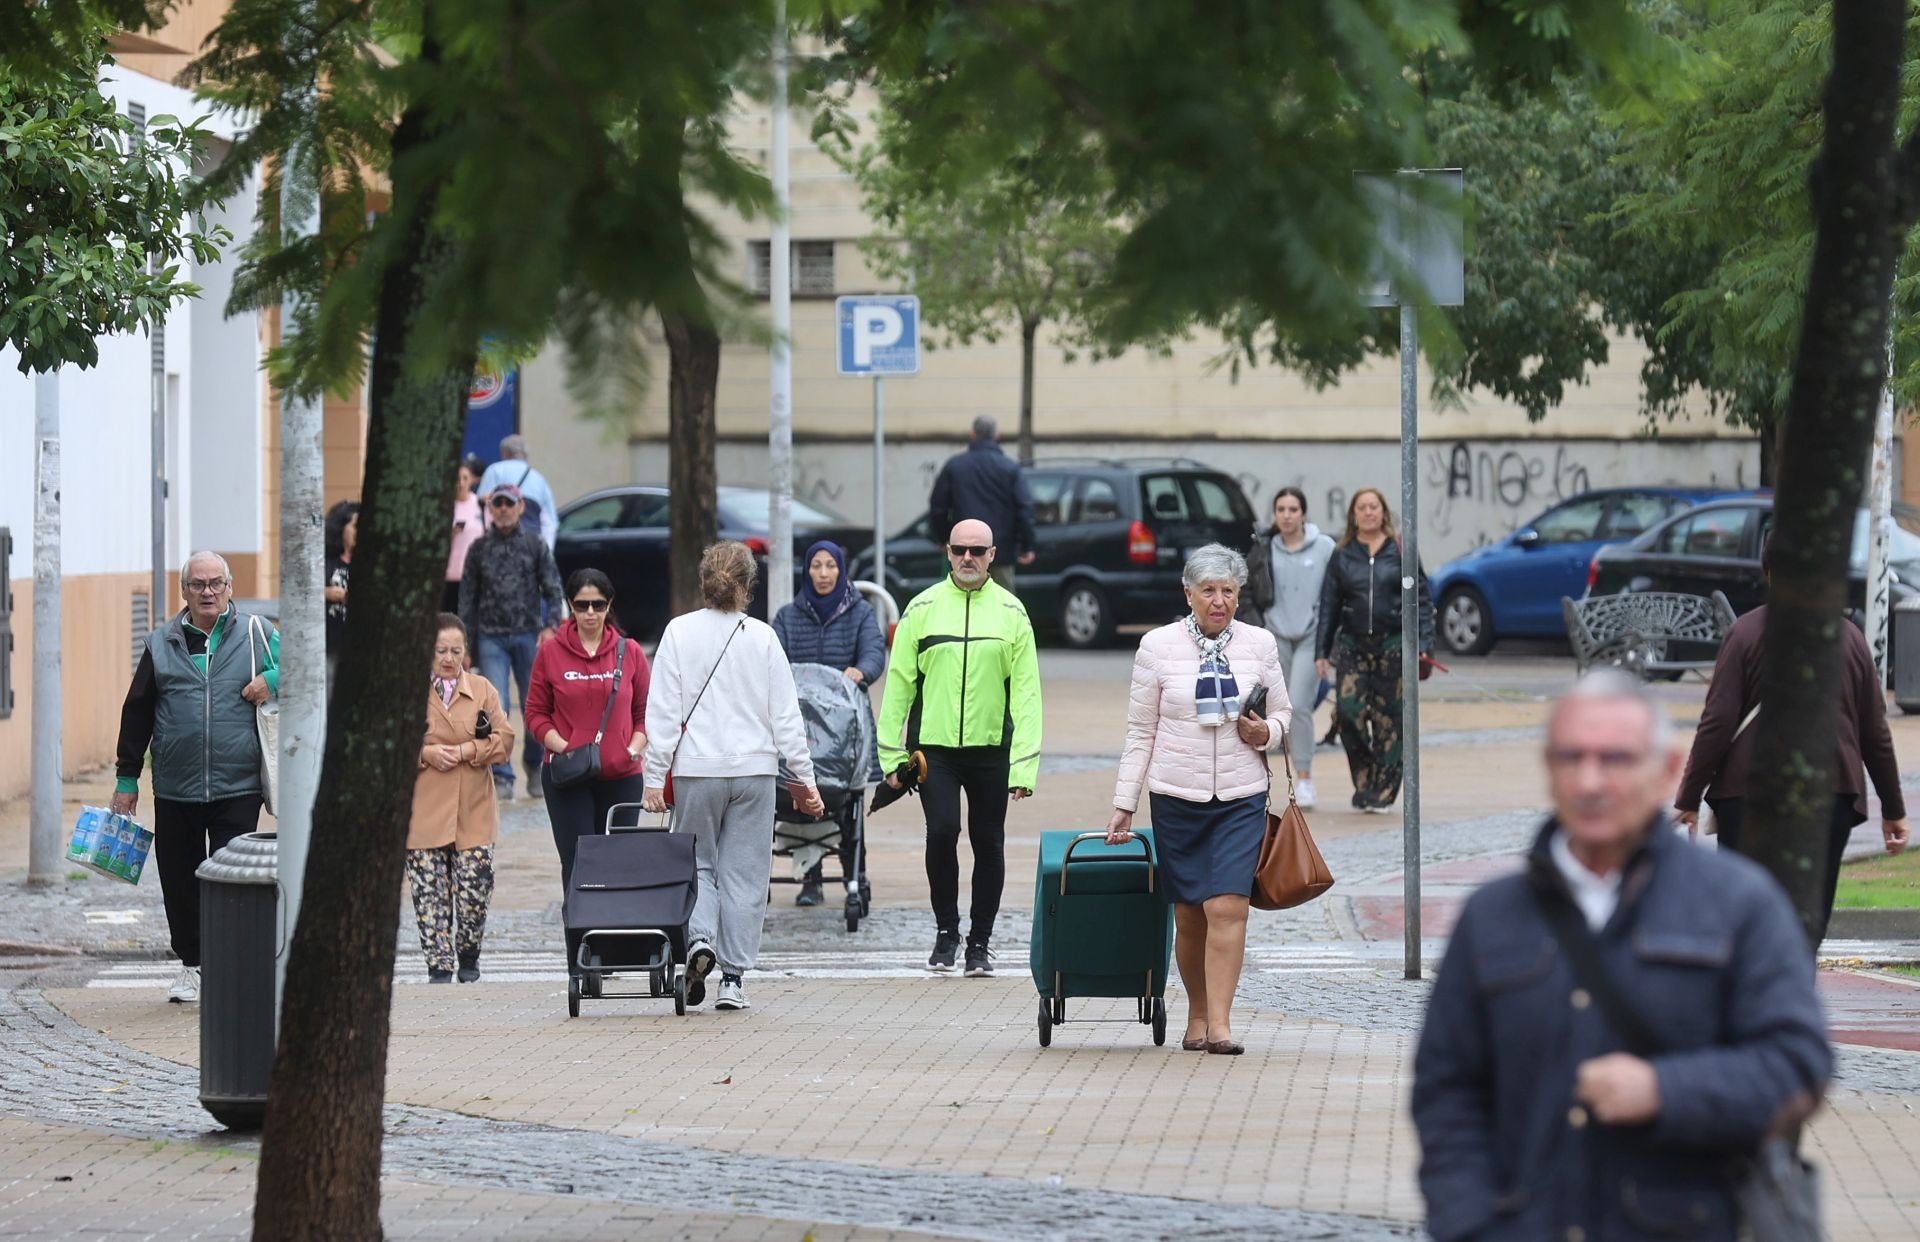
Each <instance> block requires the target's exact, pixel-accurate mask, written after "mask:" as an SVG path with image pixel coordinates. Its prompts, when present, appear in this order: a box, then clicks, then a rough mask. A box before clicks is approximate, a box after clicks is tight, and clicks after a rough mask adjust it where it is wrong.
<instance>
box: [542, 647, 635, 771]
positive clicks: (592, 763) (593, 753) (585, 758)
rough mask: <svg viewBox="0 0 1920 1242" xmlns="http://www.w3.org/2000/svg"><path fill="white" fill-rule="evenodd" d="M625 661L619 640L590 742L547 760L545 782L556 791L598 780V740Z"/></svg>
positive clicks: (617, 693) (624, 649) (617, 691)
mask: <svg viewBox="0 0 1920 1242" xmlns="http://www.w3.org/2000/svg"><path fill="white" fill-rule="evenodd" d="M626 662H627V640H626V639H625V638H621V639H620V651H619V654H617V655H615V656H614V658H613V689H611V690H609V691H607V706H606V710H605V711H603V712H601V713H600V727H599V728H598V729H595V730H594V731H593V740H592V741H591V742H588V743H587V744H586V745H585V746H576V747H574V748H573V749H572V750H570V751H567V752H566V753H564V754H559V755H555V756H554V757H553V758H551V759H549V760H547V781H548V783H549V784H551V785H553V786H555V787H556V788H559V789H571V788H573V787H574V786H575V785H584V784H586V783H587V782H588V781H593V780H599V779H600V739H601V738H602V737H605V736H606V732H607V721H609V720H611V719H612V718H613V701H614V700H615V699H617V698H619V697H620V673H621V669H622V667H623V666H624V665H625V664H626Z"/></svg>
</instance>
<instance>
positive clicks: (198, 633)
mask: <svg viewBox="0 0 1920 1242" xmlns="http://www.w3.org/2000/svg"><path fill="white" fill-rule="evenodd" d="M180 594H181V596H182V597H183V598H184V599H185V600H186V607H184V608H182V609H181V610H180V611H179V613H177V614H176V615H175V616H174V617H173V619H172V620H170V621H168V622H167V623H166V624H165V625H162V626H161V627H160V628H159V629H157V630H155V631H154V632H153V633H152V634H150V635H148V636H147V643H146V649H145V650H144V651H143V652H142V653H141V655H140V666H139V667H138V668H136V669H135V670H134V673H133V685H132V686H131V687H130V688H129V689H128V691H127V701H126V703H125V704H124V705H123V706H122V707H121V709H120V744H119V748H118V762H117V765H116V771H117V775H118V781H117V783H116V785H115V787H114V795H113V809H114V810H115V811H118V812H120V813H121V814H123V815H132V814H134V813H135V811H136V810H138V808H139V804H140V769H141V767H142V766H143V764H144V762H145V759H146V756H147V753H148V752H149V751H151V752H152V754H153V825H152V826H153V849H154V857H155V861H156V862H157V864H158V866H159V870H160V894H161V897H162V898H163V899H164V900H165V902H166V907H167V929H168V931H169V932H170V933H171V935H172V938H173V951H174V953H175V954H177V955H178V956H179V958H180V974H179V976H178V978H176V979H175V980H174V983H173V987H172V989H171V990H170V991H169V992H168V994H167V999H168V1000H170V1001H180V1002H191V1001H196V1000H198V999H199V998H200V881H199V879H198V878H197V877H196V875H195V872H196V871H197V870H198V869H199V867H200V864H201V863H202V862H204V861H205V860H206V858H207V855H208V854H209V853H211V852H212V851H214V850H218V849H219V848H220V847H221V846H223V845H225V844H226V843H227V842H229V841H231V840H233V839H234V838H235V837H237V836H239V835H240V834H241V833H243V832H252V831H253V830H254V829H255V828H256V827H257V826H258V825H259V822H260V807H261V801H262V796H263V795H262V790H261V785H260V764H261V758H262V756H261V754H260V737H259V733H258V731H257V726H256V723H255V711H256V709H257V708H258V706H259V705H260V704H262V703H264V702H266V701H267V699H268V697H269V696H271V695H274V694H277V693H278V692H279V688H280V632H279V631H278V630H276V629H275V628H274V627H273V626H272V625H270V624H268V623H267V622H265V621H263V620H259V619H258V618H253V617H250V616H248V615H247V614H245V613H242V612H240V611H239V610H238V609H237V608H235V607H234V606H233V573H232V571H231V570H229V569H228V568H227V562H226V560H225V558H223V557H221V556H220V555H219V554H218V553H214V552H195V553H194V554H193V555H192V556H190V557H188V558H187V563H186V564H185V565H183V566H181V568H180ZM250 631H251V633H250ZM249 638H251V639H252V641H251V642H250V641H249Z"/></svg>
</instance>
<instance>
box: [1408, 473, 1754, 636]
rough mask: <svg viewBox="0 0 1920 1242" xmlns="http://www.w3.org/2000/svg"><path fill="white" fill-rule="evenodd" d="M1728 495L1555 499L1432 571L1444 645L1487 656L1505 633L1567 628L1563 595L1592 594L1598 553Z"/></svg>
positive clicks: (1665, 490) (1680, 490) (1652, 492)
mask: <svg viewBox="0 0 1920 1242" xmlns="http://www.w3.org/2000/svg"><path fill="white" fill-rule="evenodd" d="M1729 494H1731V493H1729V492H1727V491H1724V490H1719V489H1710V488H1695V487H1614V488H1603V489H1601V490H1599V491H1592V492H1582V493H1581V494H1580V495H1578V496H1575V497H1574V498H1573V499H1572V500H1568V501H1563V502H1562V503H1560V504H1557V505H1555V506H1554V507H1553V508H1551V509H1548V510H1547V511H1546V512H1545V513H1542V514H1541V515H1540V516H1539V517H1537V518H1535V519H1533V521H1531V522H1529V523H1527V524H1526V525H1525V526H1522V527H1521V528H1520V529H1519V530H1516V531H1514V532H1513V533H1512V534H1511V535H1508V536H1507V537H1506V538H1505V539H1502V540H1501V541H1500V542H1498V543H1493V544H1488V545H1487V546H1486V547H1483V548H1475V549H1474V550H1473V551H1471V552H1469V553H1467V554H1466V555H1465V556H1462V557H1459V558H1457V559H1455V560H1451V561H1448V562H1447V563H1446V564H1444V565H1442V566H1441V567H1440V569H1439V571H1438V572H1436V573H1435V574H1434V575H1433V579H1432V586H1433V597H1434V600H1435V601H1436V604H1437V607H1438V609H1439V628H1440V641H1441V643H1442V644H1443V645H1444V646H1445V647H1446V648H1447V650H1449V651H1451V652H1453V653H1454V654H1455V655H1481V654H1484V653H1485V652H1486V651H1487V650H1488V649H1489V648H1491V647H1492V646H1493V644H1494V643H1495V642H1497V641H1498V640H1500V639H1502V638H1555V637H1559V636H1561V635H1563V634H1565V633H1566V623H1565V621H1564V620H1563V619H1562V617H1561V615H1560V597H1561V596H1563V595H1569V596H1572V597H1573V598H1575V599H1578V598H1580V596H1581V595H1582V594H1584V593H1585V591H1586V589H1587V567H1588V566H1589V565H1590V564H1591V563H1592V561H1593V554H1594V553H1595V552H1597V551H1599V550H1600V549H1601V548H1602V547H1604V546H1606V545H1607V544H1611V543H1620V542H1622V541H1623V540H1627V539H1633V538H1635V537H1637V536H1639V535H1640V534H1642V533H1643V532H1645V531H1646V530H1648V529H1649V528H1650V527H1653V526H1655V525H1657V524H1659V523H1660V522H1663V521H1665V520H1666V519H1667V518H1669V517H1671V516H1673V515H1674V514H1676V513H1678V512H1680V511H1681V510H1683V509H1690V508H1692V507H1693V506H1694V505H1697V504H1700V503H1701V502H1703V501H1707V500H1712V499H1715V498H1717V497H1720V496H1726V495H1729Z"/></svg>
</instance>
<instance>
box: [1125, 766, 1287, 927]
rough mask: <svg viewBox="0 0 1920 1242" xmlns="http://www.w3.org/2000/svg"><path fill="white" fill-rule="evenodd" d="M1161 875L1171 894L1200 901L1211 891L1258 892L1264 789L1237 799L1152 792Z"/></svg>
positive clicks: (1184, 901) (1180, 901) (1190, 902)
mask: <svg viewBox="0 0 1920 1242" xmlns="http://www.w3.org/2000/svg"><path fill="white" fill-rule="evenodd" d="M1147 805H1148V807H1149V809H1150V810H1151V812H1152V814H1153V841H1154V845H1155V846H1156V847H1157V848H1158V850H1159V853H1160V858H1159V863H1160V881H1161V885H1162V886H1163V887H1164V888H1165V890H1166V894H1167V900H1168V901H1171V902H1174V903H1175V904H1177V905H1183V906H1197V905H1199V904H1200V903H1201V902H1203V901H1205V900H1206V899H1207V898H1209V897H1220V896H1224V895H1227V894H1234V895H1237V896H1240V897H1247V896H1251V895H1252V893H1253V868H1254V866H1255V864H1257V863H1258V862H1259V861H1260V841H1261V839H1262V838H1263V837H1265V836H1266V832H1267V795H1266V794H1265V793H1264V792H1261V793H1257V794H1249V795H1248V796H1247V797H1244V798H1235V799H1234V800H1233V801H1231V802H1221V801H1218V800H1217V799H1216V800H1215V801H1212V802H1189V801H1188V800H1187V799H1185V798H1176V797H1173V796H1172V795H1171V794H1157V793H1153V792H1151V791H1149V792H1148V794H1147Z"/></svg>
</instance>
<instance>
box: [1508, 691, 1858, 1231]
mask: <svg viewBox="0 0 1920 1242" xmlns="http://www.w3.org/2000/svg"><path fill="white" fill-rule="evenodd" d="M1743 727H1744V726H1743ZM1655 831H1656V832H1657V831H1659V829H1657V828H1656V829H1655ZM1533 898H1534V901H1535V902H1537V903H1538V904H1539V907H1540V912H1541V913H1542V914H1543V915H1545V916H1546V920H1547V927H1548V929H1549V930H1551V931H1552V933H1553V938H1554V940H1556V941H1557V942H1559V945H1560V948H1561V950H1562V951H1563V952H1565V953H1566V955H1567V962H1568V964H1569V965H1571V966H1572V967H1573V977H1574V979H1575V980H1577V981H1578V982H1579V983H1580V985H1581V986H1582V987H1584V988H1585V989H1586V990H1587V994H1588V995H1589V996H1591V997H1592V998H1593V1002H1594V1004H1596V1005H1598V1006H1600V1012H1601V1013H1602V1014H1604V1015H1605V1016H1606V1019H1607V1023H1608V1025H1610V1026H1612V1027H1613V1030H1614V1033H1615V1034H1616V1035H1618V1036H1620V1039H1621V1042H1622V1043H1624V1044H1626V1046H1627V1051H1628V1052H1630V1053H1632V1054H1633V1055H1634V1056H1636V1057H1639V1058H1641V1059H1642V1060H1650V1059H1652V1058H1653V1057H1655V1056H1657V1055H1659V1053H1660V1052H1661V1050H1662V1046H1661V1043H1660V1041H1659V1040H1658V1039H1656V1038H1655V1037H1654V1034H1653V1032H1652V1031H1651V1030H1649V1029H1648V1028H1647V1025H1646V1024H1645V1023H1644V1022H1642V1021H1641V1020H1640V1015H1639V1013H1637V1012H1636V1011H1635V1010H1634V1008H1633V1006H1632V1004H1631V1003H1630V1002H1628V1000H1627V998H1626V997H1625V996H1623V995H1622V994H1621V993H1620V991H1619V989H1618V988H1617V987H1616V986H1615V985H1614V982H1613V976H1612V975H1609V974H1608V973H1607V969H1606V967H1605V965H1603V964H1602V963H1601V961H1600V950H1599V947H1598V946H1597V945H1596V944H1595V943H1594V940H1593V933H1592V932H1591V931H1589V930H1588V928H1587V923H1586V916H1585V915H1583V914H1581V913H1580V911H1579V910H1577V909H1575V908H1574V904H1573V900H1572V898H1570V897H1568V896H1567V895H1566V894H1565V893H1561V892H1556V891H1554V890H1552V889H1550V888H1548V887H1546V886H1545V885H1544V884H1541V883H1538V882H1536V883H1535V884H1534V886H1533ZM1729 1181H1730V1183H1731V1185H1732V1189H1733V1200H1734V1207H1735V1210H1736V1211H1737V1212H1738V1213H1739V1215H1740V1217H1741V1224H1742V1226H1743V1227H1742V1229H1741V1233H1740V1236H1741V1237H1742V1238H1744V1239H1748V1240H1749V1242H1819V1239H1820V1237H1821V1236H1822V1235H1821V1232H1820V1171H1819V1170H1818V1169H1816V1168H1815V1167H1814V1166H1813V1165H1812V1164H1810V1163H1809V1162H1808V1161H1807V1160H1806V1159H1805V1158H1804V1157H1802V1156H1801V1155H1800V1153H1799V1151H1798V1150H1796V1147H1795V1144H1794V1143H1793V1142H1792V1141H1790V1140H1788V1139H1785V1138H1780V1137H1773V1138H1768V1139H1767V1140H1766V1141H1765V1142H1763V1143H1762V1144H1761V1146H1760V1149H1759V1150H1758V1151H1756V1152H1754V1153H1752V1154H1751V1155H1750V1156H1747V1157H1744V1158H1736V1159H1735V1160H1733V1161H1732V1162H1731V1165H1730V1169H1729Z"/></svg>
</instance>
